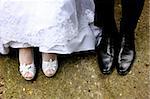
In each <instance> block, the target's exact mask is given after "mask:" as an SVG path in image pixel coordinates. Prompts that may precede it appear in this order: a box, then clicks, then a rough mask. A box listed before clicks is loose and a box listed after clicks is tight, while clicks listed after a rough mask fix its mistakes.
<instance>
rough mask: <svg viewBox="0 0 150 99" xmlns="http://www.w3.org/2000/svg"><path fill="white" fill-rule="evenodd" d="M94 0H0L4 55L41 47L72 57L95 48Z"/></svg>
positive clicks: (97, 32) (0, 47)
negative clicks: (79, 52) (78, 52)
mask: <svg viewBox="0 0 150 99" xmlns="http://www.w3.org/2000/svg"><path fill="white" fill-rule="evenodd" d="M93 21H94V2H93V0H0V53H2V54H7V53H8V52H9V50H8V49H9V47H13V48H23V47H39V50H40V51H41V52H47V53H59V54H69V53H72V52H77V51H85V50H93V49H95V43H96V37H97V35H100V34H101V31H100V30H99V29H98V28H97V27H95V26H94V25H93Z"/></svg>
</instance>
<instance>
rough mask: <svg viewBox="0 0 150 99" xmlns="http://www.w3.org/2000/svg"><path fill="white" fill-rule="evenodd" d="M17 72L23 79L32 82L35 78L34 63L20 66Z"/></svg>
mask: <svg viewBox="0 0 150 99" xmlns="http://www.w3.org/2000/svg"><path fill="white" fill-rule="evenodd" d="M19 71H20V73H21V75H22V76H23V77H24V79H26V80H32V79H33V78H34V77H35V73H36V68H35V65H34V63H32V64H30V65H26V64H21V65H20V67H19Z"/></svg>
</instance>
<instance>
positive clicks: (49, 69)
mask: <svg viewBox="0 0 150 99" xmlns="http://www.w3.org/2000/svg"><path fill="white" fill-rule="evenodd" d="M57 69H58V61H57V58H56V59H55V60H52V59H50V60H49V61H43V62H42V71H43V73H44V74H45V76H47V77H52V76H54V74H55V73H56V71H57Z"/></svg>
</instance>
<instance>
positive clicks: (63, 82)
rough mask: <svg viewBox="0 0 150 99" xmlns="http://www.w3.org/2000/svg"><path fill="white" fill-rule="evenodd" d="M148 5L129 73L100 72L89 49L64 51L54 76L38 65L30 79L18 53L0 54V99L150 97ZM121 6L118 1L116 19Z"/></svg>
mask: <svg viewBox="0 0 150 99" xmlns="http://www.w3.org/2000/svg"><path fill="white" fill-rule="evenodd" d="M149 5H150V1H149V0H146V2H145V6H144V9H143V12H142V15H141V17H140V20H139V23H138V25H137V29H136V41H135V42H136V51H137V57H136V60H135V63H134V66H133V68H132V70H131V72H130V73H129V74H128V75H126V76H120V75H118V74H117V72H116V70H115V71H114V72H113V73H112V74H111V75H103V74H101V73H100V71H99V67H98V64H97V60H96V57H97V56H96V54H95V53H94V52H88V53H82V54H72V55H63V56H62V55H61V56H60V57H59V63H60V66H59V70H58V72H57V74H56V75H55V76H54V77H53V78H47V77H45V76H44V75H43V73H42V72H41V69H40V68H39V69H38V75H37V78H36V80H34V81H31V82H29V81H25V80H24V79H23V78H22V77H21V76H20V74H19V72H18V59H17V58H16V57H12V55H8V56H0V99H150V31H149V29H150V24H149V23H150V20H149V18H150V14H149V12H150V9H149ZM120 7H121V5H120V3H119V2H117V3H116V7H115V9H116V15H117V20H119V16H120V14H121V12H120ZM118 22H119V21H118ZM11 53H13V55H15V54H16V51H14V52H11ZM36 54H37V53H36ZM36 57H39V55H36ZM38 61H39V60H38V59H37V64H39V63H40V62H38Z"/></svg>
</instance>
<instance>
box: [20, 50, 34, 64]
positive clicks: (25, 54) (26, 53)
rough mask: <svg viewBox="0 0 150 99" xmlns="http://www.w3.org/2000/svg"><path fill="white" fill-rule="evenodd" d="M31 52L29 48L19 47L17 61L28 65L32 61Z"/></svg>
mask: <svg viewBox="0 0 150 99" xmlns="http://www.w3.org/2000/svg"><path fill="white" fill-rule="evenodd" d="M33 61H34V60H33V52H32V49H31V48H21V49H19V62H20V64H26V65H30V64H32V63H33Z"/></svg>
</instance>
